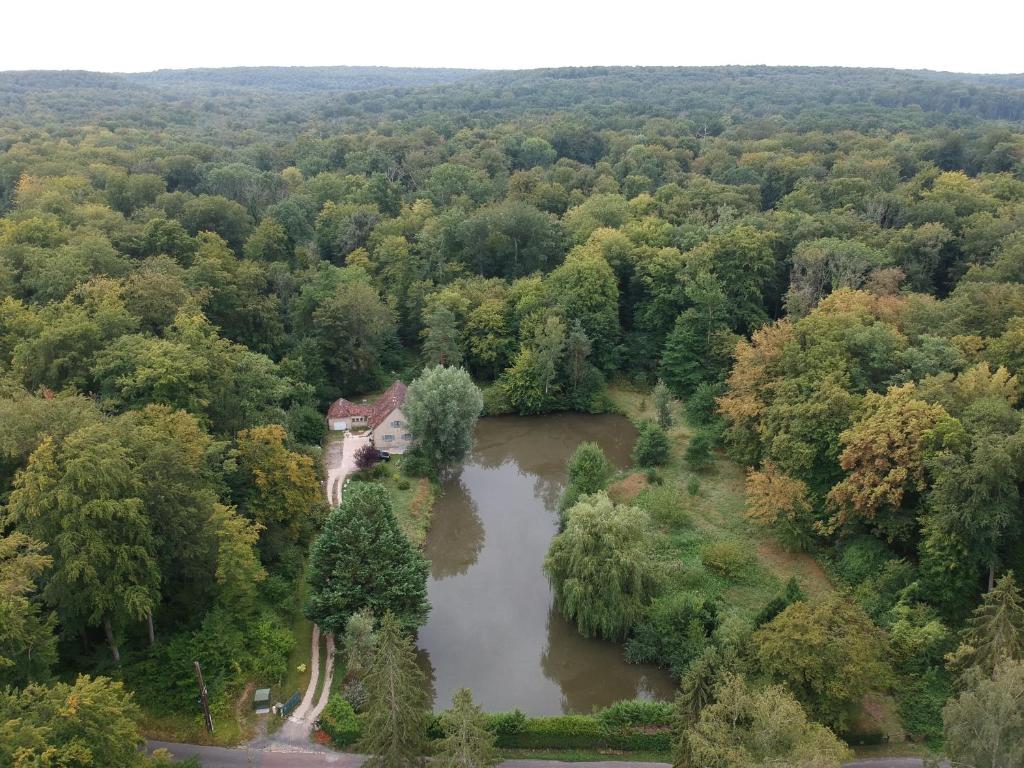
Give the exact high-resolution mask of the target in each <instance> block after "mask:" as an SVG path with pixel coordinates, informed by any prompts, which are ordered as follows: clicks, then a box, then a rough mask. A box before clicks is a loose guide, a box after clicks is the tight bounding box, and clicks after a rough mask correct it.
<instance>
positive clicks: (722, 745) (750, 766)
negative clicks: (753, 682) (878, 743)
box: [673, 674, 850, 768]
mask: <svg viewBox="0 0 1024 768" xmlns="http://www.w3.org/2000/svg"><path fill="white" fill-rule="evenodd" d="M849 757H850V751H849V750H848V749H847V748H846V745H845V744H843V742H842V741H840V740H839V739H838V738H836V736H835V734H834V733H832V731H830V730H829V729H828V728H826V727H825V726H822V725H819V724H818V723H814V722H811V721H809V720H808V718H807V715H806V713H805V712H804V710H803V708H802V707H801V706H800V703H799V702H798V701H797V700H796V699H795V698H794V697H793V695H792V694H790V693H789V691H787V690H786V688H785V686H781V685H772V686H769V687H767V688H764V689H762V690H756V689H753V688H751V687H750V685H749V684H748V683H747V682H746V680H744V679H743V677H741V676H738V675H732V674H729V675H726V676H725V677H724V679H723V680H722V683H721V684H720V685H719V686H718V688H717V689H716V691H715V701H714V703H713V704H710V705H709V706H706V707H705V708H704V709H702V710H701V712H700V716H699V717H698V718H697V720H696V722H695V723H693V724H692V725H688V726H686V727H684V728H683V729H682V732H681V733H680V734H679V738H678V741H677V744H676V748H675V752H674V759H673V764H674V765H675V766H677V768H702V767H705V766H707V767H709V768H761V767H762V766H765V765H786V766H793V767H794V768H839V766H840V765H842V763H843V762H844V761H845V760H847V759H849Z"/></svg>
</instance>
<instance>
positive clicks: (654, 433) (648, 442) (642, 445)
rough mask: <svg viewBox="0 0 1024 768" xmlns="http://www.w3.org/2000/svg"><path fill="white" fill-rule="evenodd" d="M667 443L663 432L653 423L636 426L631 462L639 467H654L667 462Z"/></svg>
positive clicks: (666, 436)
mask: <svg viewBox="0 0 1024 768" xmlns="http://www.w3.org/2000/svg"><path fill="white" fill-rule="evenodd" d="M668 453H669V441H668V435H667V434H666V433H665V430H664V429H662V428H661V427H659V426H658V425H657V424H655V423H654V422H653V421H641V422H640V423H639V424H637V436H636V444H635V445H634V446H633V461H634V462H635V463H636V464H638V465H639V466H641V467H654V466H658V465H661V464H664V463H665V462H666V461H668Z"/></svg>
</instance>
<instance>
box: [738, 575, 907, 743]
mask: <svg viewBox="0 0 1024 768" xmlns="http://www.w3.org/2000/svg"><path fill="white" fill-rule="evenodd" d="M752 644H753V651H754V655H755V657H756V659H757V663H758V664H759V666H760V668H761V669H762V670H764V672H765V673H766V674H768V675H770V676H771V677H773V678H775V679H777V680H779V681H782V682H785V683H786V685H788V686H789V688H790V689H791V690H792V691H793V693H794V695H795V696H796V697H797V699H798V700H799V701H800V702H801V703H802V704H803V705H804V706H805V707H806V708H807V709H808V711H809V712H811V713H813V714H814V716H815V717H816V718H820V719H821V721H822V722H824V723H826V724H830V725H834V726H836V727H842V726H843V725H845V723H846V722H847V721H848V718H849V716H850V714H851V712H852V711H853V710H855V709H856V707H857V706H858V705H859V703H860V700H861V698H862V697H863V695H864V694H865V693H867V692H868V691H869V690H871V689H872V688H874V687H875V686H877V685H878V684H879V682H880V681H883V680H885V679H886V677H887V675H888V674H889V670H888V665H887V662H886V659H887V655H888V654H887V649H886V641H885V636H884V634H883V633H882V631H881V630H880V629H878V628H877V627H876V626H875V625H874V624H873V623H872V622H871V619H869V618H868V616H867V615H866V614H865V613H864V612H863V611H862V610H861V609H860V608H859V607H858V606H857V605H856V604H855V603H853V602H852V601H851V600H850V599H849V597H847V596H844V595H842V594H838V593H833V594H831V595H828V596H826V597H823V598H820V599H818V600H817V601H815V602H813V603H807V602H795V603H793V604H791V605H790V606H788V607H787V608H786V609H785V610H783V611H782V613H780V614H779V615H778V616H776V617H775V618H774V619H772V621H770V622H768V623H767V624H765V625H764V626H762V627H761V628H760V629H759V630H757V632H755V633H754V636H753V638H752Z"/></svg>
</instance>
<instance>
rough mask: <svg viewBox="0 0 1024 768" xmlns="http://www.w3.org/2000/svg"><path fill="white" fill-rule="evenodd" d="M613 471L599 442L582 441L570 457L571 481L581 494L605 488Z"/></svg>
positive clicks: (569, 472) (569, 471)
mask: <svg viewBox="0 0 1024 768" xmlns="http://www.w3.org/2000/svg"><path fill="white" fill-rule="evenodd" d="M611 473H612V466H611V464H610V463H609V462H608V458H607V457H606V456H605V455H604V451H603V450H601V446H600V445H598V444H597V443H593V442H586V443H580V445H579V447H578V448H577V449H576V450H575V451H574V452H573V454H572V457H571V458H570V459H569V466H568V474H569V483H570V484H571V485H575V486H576V488H577V489H578V490H579V493H580V494H591V493H597V492H598V491H602V490H604V488H605V485H607V483H608V477H609V475H611Z"/></svg>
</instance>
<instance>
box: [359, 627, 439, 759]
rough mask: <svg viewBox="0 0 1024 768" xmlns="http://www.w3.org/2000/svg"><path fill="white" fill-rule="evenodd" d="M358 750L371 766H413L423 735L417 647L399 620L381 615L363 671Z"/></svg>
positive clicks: (425, 704)
mask: <svg viewBox="0 0 1024 768" xmlns="http://www.w3.org/2000/svg"><path fill="white" fill-rule="evenodd" d="M366 699H367V700H366V712H365V714H364V715H363V719H362V726H363V735H362V738H361V739H360V740H359V742H358V744H357V749H358V750H359V751H360V752H363V753H365V754H369V755H371V757H370V759H369V761H368V762H369V764H370V765H371V766H382V767H383V766H387V767H388V768H392V767H394V766H418V765H420V763H421V762H422V755H423V754H424V751H425V747H426V738H427V720H428V715H429V710H428V701H427V693H426V686H425V681H424V680H423V672H421V671H420V668H419V666H418V665H417V664H416V650H415V648H414V647H413V644H412V640H411V639H410V638H409V637H408V636H407V635H406V634H405V633H404V631H403V629H402V626H401V623H400V622H399V620H398V619H397V618H395V616H393V615H392V614H390V613H386V614H384V617H383V618H382V619H381V622H380V632H379V634H378V636H377V647H376V648H375V650H374V653H373V661H372V662H371V663H370V669H369V670H368V672H367V674H366Z"/></svg>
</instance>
